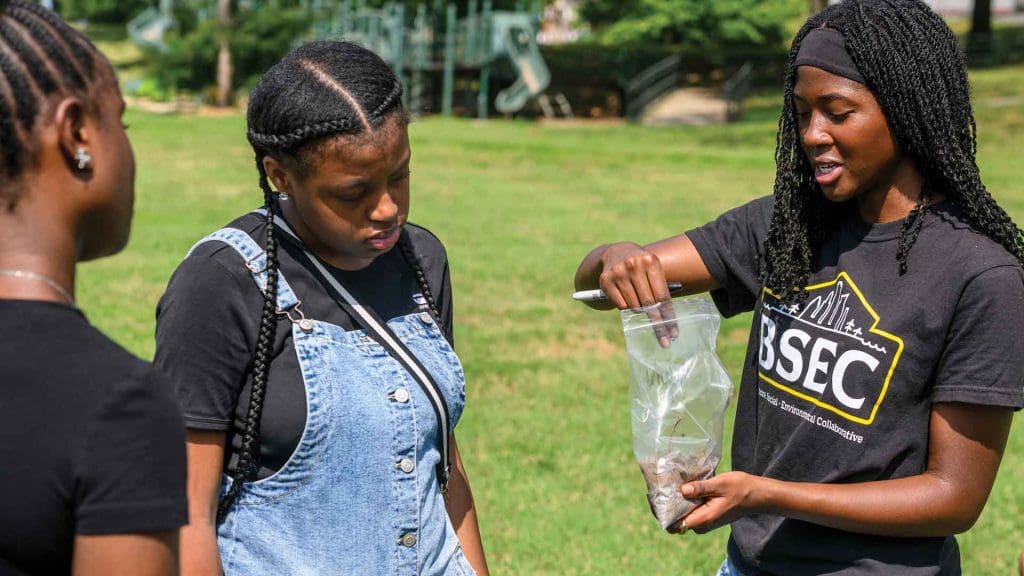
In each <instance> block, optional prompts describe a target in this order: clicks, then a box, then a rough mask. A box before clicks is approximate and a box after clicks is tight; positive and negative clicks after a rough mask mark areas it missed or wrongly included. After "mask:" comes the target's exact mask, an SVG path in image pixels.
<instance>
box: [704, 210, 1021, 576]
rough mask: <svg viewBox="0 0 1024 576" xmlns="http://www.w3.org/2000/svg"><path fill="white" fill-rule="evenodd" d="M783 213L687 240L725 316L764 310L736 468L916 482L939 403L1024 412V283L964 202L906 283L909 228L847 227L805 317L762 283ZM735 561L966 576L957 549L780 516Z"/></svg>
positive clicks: (828, 249)
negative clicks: (902, 244) (762, 265)
mask: <svg viewBox="0 0 1024 576" xmlns="http://www.w3.org/2000/svg"><path fill="white" fill-rule="evenodd" d="M772 205H773V204H772V199H771V198H770V197H769V198H762V199H759V200H755V201H753V202H751V203H749V204H746V205H744V206H742V207H739V208H737V209H734V210H732V211H730V212H727V213H726V214H724V215H723V216H721V217H720V218H718V219H717V220H715V221H714V222H711V223H710V224H707V225H705V226H703V227H701V228H697V229H695V230H691V231H689V232H687V236H688V237H689V238H690V239H691V240H692V241H693V243H694V245H695V246H696V248H697V251H698V253H699V254H700V255H701V257H702V258H703V260H704V263H705V264H706V265H707V267H708V269H709V270H710V271H711V273H712V275H713V276H714V277H715V279H716V280H717V281H718V283H719V284H720V286H721V288H720V289H718V290H716V291H714V292H712V297H713V298H714V300H715V302H716V304H717V305H718V307H719V310H720V311H721V312H722V314H723V315H725V316H730V315H734V314H737V313H739V312H743V311H749V310H752V309H753V310H754V322H753V326H752V329H751V336H750V342H749V345H748V350H747V358H746V363H745V365H744V370H743V376H742V381H741V384H740V392H739V399H738V405H737V411H736V425H735V433H734V436H733V447H732V461H733V467H734V468H735V469H736V470H742V471H745V472H749V473H752V474H757V475H761V476H767V477H770V478H777V479H782V480H790V481H797V482H828V483H845V482H867V481H873V480H885V479H891V478H900V477H906V476H912V475H917V474H920V473H922V472H923V471H924V469H925V466H926V463H927V455H928V426H929V417H930V413H931V409H932V405H933V404H934V403H937V402H963V403H970V404H983V405H993V406H1006V407H1012V408H1015V409H1019V408H1021V407H1022V406H1024V275H1022V272H1021V268H1020V266H1019V264H1018V263H1017V261H1016V260H1015V259H1014V258H1013V256H1012V255H1011V254H1010V253H1009V252H1008V251H1007V250H1005V249H1004V248H1003V247H1002V246H1000V245H999V244H997V243H996V242H994V241H992V240H991V239H989V238H988V237H986V236H984V235H982V234H980V233H978V232H976V231H975V230H973V229H972V228H971V226H970V225H969V224H968V223H967V221H966V219H965V218H964V217H963V215H962V213H961V211H960V210H959V209H958V208H957V207H956V206H955V205H954V204H953V203H952V202H944V203H942V204H939V205H936V206H933V207H930V208H929V209H928V210H927V212H926V215H925V220H924V222H923V226H922V228H921V231H920V234H919V236H918V238H917V241H916V242H915V243H914V245H913V248H912V249H911V251H910V255H909V259H908V265H909V268H908V271H907V272H906V274H904V275H900V274H899V270H898V265H897V262H896V249H897V244H898V238H899V235H900V228H901V226H902V221H897V222H889V223H883V224H875V225H867V224H864V223H863V222H862V221H860V220H859V218H856V217H855V216H853V217H851V218H849V219H848V220H847V222H846V224H844V225H843V226H841V227H840V229H839V230H837V231H836V232H835V233H833V234H832V236H831V237H830V238H829V239H828V240H827V241H826V242H825V244H824V245H823V246H822V247H821V249H820V251H819V253H818V254H817V256H816V261H815V265H814V267H813V274H812V276H811V278H810V282H809V284H808V287H807V290H808V292H809V297H808V299H807V301H806V302H805V303H804V304H803V305H802V306H799V307H797V308H794V307H790V306H787V305H784V304H780V302H779V300H778V299H776V298H775V297H774V296H773V295H772V294H771V293H770V292H768V291H767V290H764V289H763V285H762V283H761V282H760V281H759V280H758V278H759V270H758V262H759V252H761V250H762V245H763V242H764V240H765V238H766V236H767V232H768V228H769V224H770V221H771V214H772ZM965 465H968V463H965ZM729 547H730V556H732V557H733V559H734V561H735V562H736V563H737V565H738V567H739V568H740V569H741V570H742V571H743V572H744V573H745V574H746V573H750V574H759V573H762V572H759V571H758V570H761V571H763V572H764V573H770V574H785V575H787V576H789V575H793V576H799V575H803V574H821V573H828V574H837V575H838V574H842V575H845V576H852V575H866V574H901V575H905V574H913V575H918V574H921V575H923V574H959V573H960V562H959V550H958V547H957V544H956V540H955V539H954V538H953V537H952V536H949V537H946V538H941V537H940V538H888V537H881V536H868V535H862V534H854V533H851V532H845V531H842V530H836V529H832V528H826V527H823V526H818V525H814V524H810V523H806V522H801V521H798V520H789V519H785V518H782V517H779V516H774V515H754V516H749V517H746V518H742V519H740V520H737V521H736V522H734V523H733V524H732V538H731V539H730V542H729Z"/></svg>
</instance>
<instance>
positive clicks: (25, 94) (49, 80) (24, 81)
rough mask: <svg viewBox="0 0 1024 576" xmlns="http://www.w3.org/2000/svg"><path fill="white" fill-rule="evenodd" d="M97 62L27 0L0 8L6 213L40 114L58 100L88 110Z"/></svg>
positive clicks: (1, 182)
mask: <svg viewBox="0 0 1024 576" xmlns="http://www.w3.org/2000/svg"><path fill="white" fill-rule="evenodd" d="M102 59H103V57H102V56H101V55H100V53H99V51H97V50H96V47H95V46H94V45H93V44H92V43H91V42H90V41H89V40H88V39H87V38H86V37H85V36H84V35H82V34H81V33H80V32H78V31H76V30H74V29H73V28H71V27H70V26H68V25H67V24H66V23H65V22H64V21H63V20H61V19H60V17H58V16H57V15H56V14H54V13H53V12H51V11H50V10H47V9H46V8H43V7H42V6H40V5H38V4H36V3H33V2H29V1H27V0H6V1H4V2H0V144H2V146H3V149H2V151H0V155H2V156H0V190H3V192H2V193H0V202H3V203H4V204H6V206H7V208H8V209H10V208H12V207H13V206H14V204H15V203H16V202H17V201H18V193H17V191H16V186H15V183H16V182H17V181H18V179H19V178H20V176H21V174H22V172H23V171H24V170H25V169H26V168H27V167H28V166H29V165H30V164H31V161H32V160H31V159H32V158H33V156H34V153H35V147H36V142H35V132H36V122H37V119H38V116H39V114H40V112H42V111H43V110H44V109H45V108H46V106H47V103H48V102H50V101H52V100H53V99H54V98H58V97H61V96H70V95H74V96H78V97H80V98H82V99H83V101H84V103H85V104H86V105H87V106H90V105H91V106H94V96H95V95H94V94H93V93H92V90H93V89H94V88H95V87H96V86H97V85H98V81H99V80H100V74H99V70H100V67H99V66H98V65H97V62H101V61H102Z"/></svg>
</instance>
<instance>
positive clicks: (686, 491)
mask: <svg viewBox="0 0 1024 576" xmlns="http://www.w3.org/2000/svg"><path fill="white" fill-rule="evenodd" d="M682 492H683V496H686V497H687V498H689V497H690V496H693V494H694V493H695V492H696V490H694V489H693V486H690V485H689V484H684V485H683V489H682Z"/></svg>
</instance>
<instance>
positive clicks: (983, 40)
mask: <svg viewBox="0 0 1024 576" xmlns="http://www.w3.org/2000/svg"><path fill="white" fill-rule="evenodd" d="M967 46H968V51H969V52H970V53H972V54H981V55H984V54H987V53H989V52H990V51H991V49H992V0H974V10H973V12H972V14H971V31H970V33H969V34H968V36H967Z"/></svg>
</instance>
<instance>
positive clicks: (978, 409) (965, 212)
mask: <svg viewBox="0 0 1024 576" xmlns="http://www.w3.org/2000/svg"><path fill="white" fill-rule="evenodd" d="M784 98H785V99H784V107H783V113H782V118H781V120H780V123H779V137H778V145H777V151H776V160H777V176H776V182H775V193H774V197H768V198H764V199H760V200H755V201H753V202H751V203H749V204H747V205H745V206H743V207H740V208H737V209H735V210H732V211H729V212H727V213H726V214H724V215H723V216H722V217H720V218H719V219H717V220H716V221H714V222H712V223H710V224H708V225H706V226H703V227H701V228H698V229H696V230H692V231H689V232H687V233H686V234H684V235H680V236H676V237H673V238H668V239H666V240H662V241H660V242H656V243H654V244H650V245H648V246H643V247H642V246H638V245H636V244H633V243H616V244H609V245H606V246H601V247H599V248H596V249H595V250H593V251H592V252H591V253H590V254H589V255H588V256H587V257H586V258H585V259H584V260H583V262H582V263H581V265H580V267H579V270H578V271H577V275H576V284H577V286H578V288H579V289H589V288H595V287H598V286H600V287H601V288H602V289H603V290H604V291H605V292H606V293H607V295H608V297H609V304H608V306H609V307H610V306H614V307H618V308H621V309H626V308H634V309H635V308H640V307H646V306H653V305H654V304H656V303H657V302H659V301H663V300H666V299H667V298H668V297H669V294H668V291H667V288H666V281H677V282H682V283H683V286H684V288H685V289H686V290H687V291H689V292H690V293H697V292H705V291H711V294H712V297H713V298H714V300H715V302H716V304H717V305H718V307H719V309H720V310H721V311H722V313H723V314H726V315H731V314H735V313H738V312H743V311H751V310H753V311H754V325H753V327H752V330H751V338H750V343H749V346H748V352H747V361H746V363H745V364H744V372H743V378H742V381H741V386H740V391H739V397H738V406H737V414H736V424H735V434H734V440H733V448H732V461H733V465H734V471H733V472H727V473H724V474H721V475H719V476H717V477H713V478H711V479H708V480H704V481H699V482H693V483H690V484H687V485H684V486H683V488H682V492H683V495H684V496H686V497H688V498H693V499H697V500H702V501H703V505H701V506H699V507H697V508H696V509H695V510H694V511H693V512H692V513H691V514H690V515H689V516H687V517H686V518H685V519H684V520H683V521H682V522H681V524H680V525H679V526H677V528H678V529H680V530H686V529H687V528H688V529H691V530H694V531H696V532H699V533H704V532H706V531H708V530H712V529H714V528H717V527H720V526H724V525H726V524H731V526H732V537H731V538H730V541H729V550H728V559H727V561H726V563H725V564H724V565H723V566H722V569H721V572H720V573H721V574H730V575H735V574H762V573H764V574H786V575H802V574H821V573H826V572H827V573H829V574H843V575H860V574H959V573H960V560H959V550H958V547H957V544H956V541H955V539H954V538H953V536H952V535H953V534H957V533H960V532H964V531H966V530H968V529H970V528H971V526H972V525H973V524H974V522H975V521H976V520H977V518H978V516H979V515H980V514H981V512H982V509H983V507H984V505H985V502H986V500H987V498H988V494H989V491H990V489H991V487H992V484H993V482H994V480H995V477H996V471H997V469H998V466H999V463H1000V460H1001V458H1002V453H1003V449H1004V447H1005V445H1006V440H1007V436H1008V434H1009V430H1010V423H1011V420H1012V416H1013V412H1014V411H1015V410H1019V409H1020V408H1021V407H1022V406H1024V390H1022V383H1024V276H1022V272H1021V263H1022V261H1024V234H1022V232H1021V230H1020V228H1018V227H1017V226H1016V225H1015V224H1014V223H1013V222H1012V221H1011V219H1010V218H1009V216H1008V215H1007V214H1006V212H1005V211H1004V210H1003V209H1002V208H1001V207H1000V206H999V205H998V204H997V203H996V202H995V200H994V199H993V198H992V197H991V196H990V195H989V192H988V191H987V190H986V188H985V186H984V185H983V184H982V182H981V179H980V176H979V170H978V167H977V164H976V163H975V150H976V143H975V129H974V120H973V116H972V112H971V105H970V101H969V95H968V83H967V71H966V67H965V63H964V58H963V56H962V54H961V53H960V50H959V47H958V45H957V40H956V37H955V36H954V35H953V33H952V32H951V31H950V30H949V28H948V27H947V26H946V24H945V23H944V22H943V21H942V19H941V18H940V17H939V16H937V15H936V14H935V13H934V12H932V11H931V10H930V9H929V8H928V7H927V6H926V5H925V4H924V3H922V2H920V1H917V0H846V1H844V2H841V3H838V4H835V5H832V6H829V7H828V8H826V9H825V10H824V11H823V12H821V13H820V14H818V15H816V16H813V17H812V18H811V19H810V20H809V21H808V22H807V23H806V24H805V25H804V26H803V28H802V29H801V30H800V32H799V33H798V34H797V36H796V38H795V39H794V41H793V46H792V50H791V52H790V65H789V72H788V74H787V82H786V91H785V97H784ZM655 314H656V312H655Z"/></svg>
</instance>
